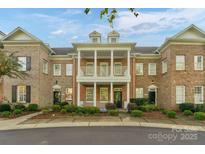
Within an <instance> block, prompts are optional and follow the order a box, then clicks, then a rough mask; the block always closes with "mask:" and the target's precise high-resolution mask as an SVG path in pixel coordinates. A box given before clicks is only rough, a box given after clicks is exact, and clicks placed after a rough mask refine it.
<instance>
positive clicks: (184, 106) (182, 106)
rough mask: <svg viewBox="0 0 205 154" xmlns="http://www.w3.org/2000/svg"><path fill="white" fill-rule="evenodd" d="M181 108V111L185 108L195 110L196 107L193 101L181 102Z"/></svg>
mask: <svg viewBox="0 0 205 154" xmlns="http://www.w3.org/2000/svg"><path fill="white" fill-rule="evenodd" d="M179 110H180V111H181V112H184V111H185V110H190V111H192V112H194V111H195V107H194V104H193V103H182V104H179Z"/></svg>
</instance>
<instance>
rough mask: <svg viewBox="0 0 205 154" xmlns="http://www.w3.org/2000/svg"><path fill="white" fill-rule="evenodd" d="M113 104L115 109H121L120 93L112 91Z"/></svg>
mask: <svg viewBox="0 0 205 154" xmlns="http://www.w3.org/2000/svg"><path fill="white" fill-rule="evenodd" d="M114 103H115V104H116V106H117V108H122V91H114Z"/></svg>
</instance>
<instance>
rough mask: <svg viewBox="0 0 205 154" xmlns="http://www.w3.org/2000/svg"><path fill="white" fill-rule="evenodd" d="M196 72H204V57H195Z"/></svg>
mask: <svg viewBox="0 0 205 154" xmlns="http://www.w3.org/2000/svg"><path fill="white" fill-rule="evenodd" d="M194 70H203V56H194Z"/></svg>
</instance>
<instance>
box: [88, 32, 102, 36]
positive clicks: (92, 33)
mask: <svg viewBox="0 0 205 154" xmlns="http://www.w3.org/2000/svg"><path fill="white" fill-rule="evenodd" d="M96 36H97V37H100V36H101V34H100V33H98V32H97V31H93V32H91V33H90V34H89V37H96Z"/></svg>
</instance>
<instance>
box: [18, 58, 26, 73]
mask: <svg viewBox="0 0 205 154" xmlns="http://www.w3.org/2000/svg"><path fill="white" fill-rule="evenodd" d="M18 62H19V64H21V68H20V71H26V57H18Z"/></svg>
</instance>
